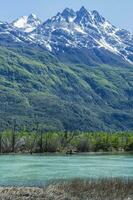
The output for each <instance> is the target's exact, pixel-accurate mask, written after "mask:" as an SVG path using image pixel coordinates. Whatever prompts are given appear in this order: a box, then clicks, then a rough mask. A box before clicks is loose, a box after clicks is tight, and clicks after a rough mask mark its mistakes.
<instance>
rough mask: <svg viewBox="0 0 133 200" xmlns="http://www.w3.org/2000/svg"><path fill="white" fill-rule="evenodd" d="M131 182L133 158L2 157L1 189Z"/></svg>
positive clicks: (81, 156) (93, 155)
mask: <svg viewBox="0 0 133 200" xmlns="http://www.w3.org/2000/svg"><path fill="white" fill-rule="evenodd" d="M110 177H111V178H112V177H118V178H132V179H133V155H95V154H90V155H72V156H67V155H65V156H63V155H1V156H0V186H23V185H24V186H42V185H45V184H47V183H48V182H53V181H57V180H62V179H63V180H69V179H75V178H81V179H82V178H85V179H88V178H110Z"/></svg>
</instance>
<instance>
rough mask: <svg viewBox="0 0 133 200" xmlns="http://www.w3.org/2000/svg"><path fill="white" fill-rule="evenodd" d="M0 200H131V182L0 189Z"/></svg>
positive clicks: (58, 184)
mask: <svg viewBox="0 0 133 200" xmlns="http://www.w3.org/2000/svg"><path fill="white" fill-rule="evenodd" d="M0 200H133V181H121V180H99V181H83V180H74V181H71V182H61V183H55V184H51V185H48V186H46V187H44V188H37V187H0Z"/></svg>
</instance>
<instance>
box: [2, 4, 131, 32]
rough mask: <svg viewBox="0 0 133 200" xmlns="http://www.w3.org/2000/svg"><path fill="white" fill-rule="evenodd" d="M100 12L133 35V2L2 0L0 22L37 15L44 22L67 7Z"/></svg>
mask: <svg viewBox="0 0 133 200" xmlns="http://www.w3.org/2000/svg"><path fill="white" fill-rule="evenodd" d="M81 6H85V7H86V8H87V9H88V10H98V11H99V12H100V13H101V14H102V15H103V16H104V17H105V18H107V19H108V20H109V21H110V22H112V23H113V24H114V25H116V26H118V27H120V28H125V29H127V30H129V31H131V32H132V33H133V0H0V20H1V21H9V22H10V21H12V20H14V19H16V18H18V17H19V16H22V15H29V14H30V13H35V14H36V15H38V16H39V17H40V18H41V19H42V20H46V19H47V18H49V17H52V16H53V15H55V14H56V13H57V12H58V11H61V10H63V9H64V8H65V7H69V8H73V9H75V10H77V9H79V8H80V7H81Z"/></svg>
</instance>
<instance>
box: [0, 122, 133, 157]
mask: <svg viewBox="0 0 133 200" xmlns="http://www.w3.org/2000/svg"><path fill="white" fill-rule="evenodd" d="M115 151H123V152H124V151H133V132H77V131H75V132H69V131H64V132H63V131H60V132H57V131H51V132H48V131H46V130H44V129H43V128H42V126H41V125H39V123H36V125H35V128H33V129H31V130H26V128H23V129H19V130H18V129H17V124H16V123H15V121H14V123H13V126H12V127H11V128H9V129H6V130H2V129H1V131H0V153H31V154H32V153H44V152H51V153H52V152H62V153H63V152H64V153H70V154H72V153H74V152H115Z"/></svg>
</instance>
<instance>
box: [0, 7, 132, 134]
mask: <svg viewBox="0 0 133 200" xmlns="http://www.w3.org/2000/svg"><path fill="white" fill-rule="evenodd" d="M132 61H133V36H132V34H130V33H129V32H128V31H126V30H121V29H118V28H116V27H115V26H113V25H111V23H110V22H108V21H107V20H106V19H105V18H103V17H102V16H101V15H100V14H99V13H98V12H97V11H92V12H88V11H87V10H86V9H85V8H84V7H82V8H81V9H80V10H79V11H77V12H75V11H73V10H72V9H68V8H67V9H65V10H64V11H63V12H62V13H58V14H57V15H56V16H54V17H53V18H51V19H49V20H47V21H46V22H44V23H41V22H40V20H39V19H38V18H37V17H36V16H34V15H30V16H29V17H22V18H20V19H18V20H16V21H14V22H13V23H11V24H9V23H3V22H1V23H0V123H1V127H7V126H10V125H11V124H12V120H13V119H16V123H17V124H18V127H22V126H27V127H28V128H33V126H34V124H36V122H37V121H39V123H40V124H41V126H43V128H44V129H45V130H55V129H56V130H71V131H72V130H129V129H133V78H132V77H133V63H132Z"/></svg>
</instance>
